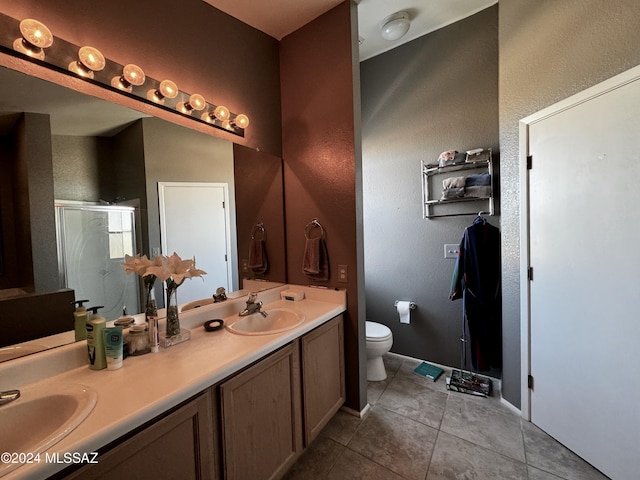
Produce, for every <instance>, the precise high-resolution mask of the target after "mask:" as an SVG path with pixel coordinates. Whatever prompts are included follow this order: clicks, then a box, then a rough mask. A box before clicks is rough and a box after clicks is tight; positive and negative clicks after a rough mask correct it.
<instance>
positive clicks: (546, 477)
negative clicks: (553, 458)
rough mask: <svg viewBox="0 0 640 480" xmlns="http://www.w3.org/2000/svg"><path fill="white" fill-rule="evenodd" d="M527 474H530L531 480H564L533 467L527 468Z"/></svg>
mask: <svg viewBox="0 0 640 480" xmlns="http://www.w3.org/2000/svg"><path fill="white" fill-rule="evenodd" d="M527 473H528V474H529V480H564V479H563V478H562V477H557V476H555V475H553V474H551V473H547V472H543V471H542V470H538V469H537V468H535V467H532V466H527Z"/></svg>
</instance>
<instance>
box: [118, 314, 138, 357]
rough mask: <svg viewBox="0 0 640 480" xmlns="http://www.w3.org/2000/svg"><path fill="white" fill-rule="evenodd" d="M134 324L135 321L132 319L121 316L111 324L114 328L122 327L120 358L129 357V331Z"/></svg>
mask: <svg viewBox="0 0 640 480" xmlns="http://www.w3.org/2000/svg"><path fill="white" fill-rule="evenodd" d="M134 323H135V319H134V318H133V317H127V316H125V315H123V316H122V317H120V318H118V319H117V320H116V321H115V322H113V324H114V325H115V326H116V327H122V358H123V359H124V358H127V357H128V356H129V329H130V328H131V327H132V326H133V324H134Z"/></svg>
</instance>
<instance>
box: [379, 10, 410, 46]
mask: <svg viewBox="0 0 640 480" xmlns="http://www.w3.org/2000/svg"><path fill="white" fill-rule="evenodd" d="M410 26H411V21H410V20H409V14H408V13H407V12H397V13H394V14H392V15H389V16H388V17H386V18H385V19H384V20H382V23H381V24H380V34H381V35H382V38H384V39H385V40H392V41H393V40H399V39H401V38H402V37H404V36H405V34H406V33H407V32H408V31H409V27H410Z"/></svg>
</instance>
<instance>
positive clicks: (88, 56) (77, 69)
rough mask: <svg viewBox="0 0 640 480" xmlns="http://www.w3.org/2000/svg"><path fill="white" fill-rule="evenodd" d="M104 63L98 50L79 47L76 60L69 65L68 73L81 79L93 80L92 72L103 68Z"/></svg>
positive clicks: (102, 56)
mask: <svg viewBox="0 0 640 480" xmlns="http://www.w3.org/2000/svg"><path fill="white" fill-rule="evenodd" d="M105 64H106V61H105V59H104V55H102V53H100V50H98V49H97V48H94V47H81V48H80V50H78V60H76V61H74V62H71V63H70V64H69V71H70V72H73V73H76V74H78V75H80V76H81V77H86V78H93V72H99V71H100V70H102V69H103V68H104V66H105Z"/></svg>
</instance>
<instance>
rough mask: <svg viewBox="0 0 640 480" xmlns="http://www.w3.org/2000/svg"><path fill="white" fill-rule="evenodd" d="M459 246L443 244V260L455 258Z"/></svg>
mask: <svg viewBox="0 0 640 480" xmlns="http://www.w3.org/2000/svg"><path fill="white" fill-rule="evenodd" d="M459 247H460V246H459V245H458V244H457V243H445V244H444V258H457V257H458V249H459Z"/></svg>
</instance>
